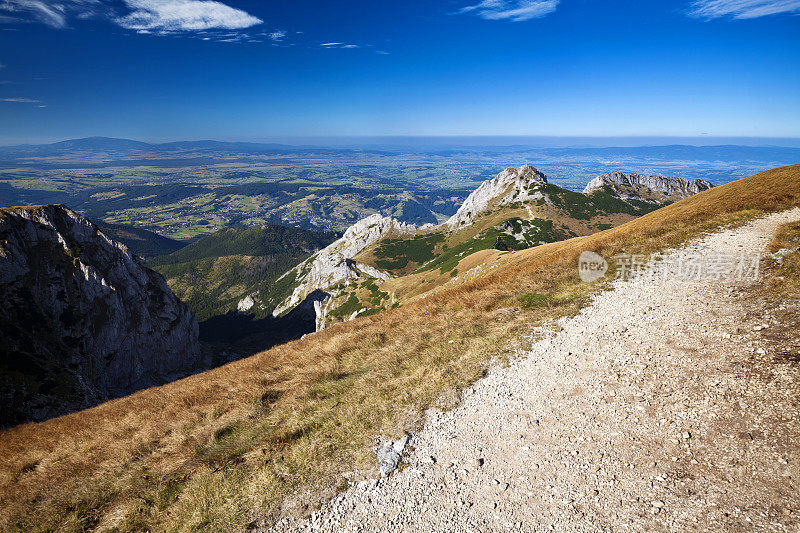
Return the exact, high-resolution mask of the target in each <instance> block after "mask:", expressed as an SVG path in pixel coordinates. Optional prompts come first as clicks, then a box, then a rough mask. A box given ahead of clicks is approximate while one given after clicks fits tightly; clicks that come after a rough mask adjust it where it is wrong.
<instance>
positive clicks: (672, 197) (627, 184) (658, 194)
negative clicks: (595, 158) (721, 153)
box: [583, 172, 713, 204]
mask: <svg viewBox="0 0 800 533" xmlns="http://www.w3.org/2000/svg"><path fill="white" fill-rule="evenodd" d="M712 187H713V185H712V184H711V183H710V182H708V181H706V180H692V181H689V180H686V179H683V178H674V177H665V176H643V175H640V174H625V173H623V172H610V173H608V174H603V175H602V176H597V177H596V178H594V179H593V180H592V181H590V182H589V184H588V185H586V188H584V189H583V194H592V193H593V192H595V191H600V190H605V191H608V192H610V193H612V194H614V195H615V196H618V197H619V198H621V199H623V200H630V199H637V200H644V201H650V202H654V203H660V204H662V203H663V204H665V203H670V202H677V201H678V200H682V199H684V198H688V197H689V196H692V195H694V194H697V193H700V192H703V191H706V190H708V189H710V188H712Z"/></svg>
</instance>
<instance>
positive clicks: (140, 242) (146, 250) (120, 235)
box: [97, 222, 186, 258]
mask: <svg viewBox="0 0 800 533" xmlns="http://www.w3.org/2000/svg"><path fill="white" fill-rule="evenodd" d="M97 226H98V227H99V228H100V231H102V232H103V233H105V234H106V235H107V236H108V237H109V238H111V239H113V240H115V241H117V242H121V243H122V244H124V245H125V246H126V247H127V248H128V250H130V251H131V252H132V253H135V254H136V255H138V256H139V257H143V258H147V257H155V256H158V255H165V254H171V253H173V252H175V251H177V250H180V249H181V248H183V247H184V246H186V243H185V242H181V241H176V240H175V239H170V238H168V237H164V236H163V235H159V234H158V233H154V232H152V231H148V230H146V229H142V228H137V227H135V226H125V225H123V224H111V223H108V222H97Z"/></svg>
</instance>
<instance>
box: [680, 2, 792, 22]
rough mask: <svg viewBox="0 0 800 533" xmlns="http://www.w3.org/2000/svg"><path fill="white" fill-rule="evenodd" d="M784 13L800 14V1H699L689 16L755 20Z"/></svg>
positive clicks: (693, 5)
mask: <svg viewBox="0 0 800 533" xmlns="http://www.w3.org/2000/svg"><path fill="white" fill-rule="evenodd" d="M782 13H800V0H697V1H696V2H694V3H692V5H691V8H690V11H689V15H691V16H693V17H698V18H709V19H711V18H719V17H733V18H735V19H753V18H758V17H764V16H767V15H779V14H782Z"/></svg>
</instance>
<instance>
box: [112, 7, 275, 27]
mask: <svg viewBox="0 0 800 533" xmlns="http://www.w3.org/2000/svg"><path fill="white" fill-rule="evenodd" d="M125 4H126V5H127V6H128V7H129V8H130V9H132V10H133V12H132V13H130V14H128V15H125V16H124V17H120V18H117V19H116V22H117V24H119V25H120V26H122V27H123V28H128V29H131V30H137V31H150V30H155V31H162V32H184V31H201V30H214V29H226V30H241V29H244V28H249V27H251V26H255V25H257V24H261V23H262V22H263V21H262V20H261V19H260V18H258V17H254V16H253V15H250V14H249V13H247V12H245V11H242V10H241V9H235V8H233V7H230V6H227V5H225V4H223V3H221V2H215V1H213V0H125Z"/></svg>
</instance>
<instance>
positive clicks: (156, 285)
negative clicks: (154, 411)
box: [0, 205, 201, 426]
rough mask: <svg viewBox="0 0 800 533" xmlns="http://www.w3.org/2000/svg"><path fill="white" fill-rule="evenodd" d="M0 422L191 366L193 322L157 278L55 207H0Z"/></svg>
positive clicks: (104, 395) (84, 401) (71, 406)
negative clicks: (0, 302)
mask: <svg viewBox="0 0 800 533" xmlns="http://www.w3.org/2000/svg"><path fill="white" fill-rule="evenodd" d="M0 300H1V301H2V302H3V305H2V307H0V412H2V414H1V415H0V417H2V418H0V425H3V426H5V425H9V424H15V423H19V422H23V421H27V420H41V419H45V418H49V417H52V416H55V415H59V414H63V413H67V412H70V411H74V410H77V409H81V408H85V407H88V406H91V405H94V404H97V403H99V402H101V401H104V400H107V399H109V398H114V397H118V396H121V395H124V394H128V393H130V392H132V391H135V390H137V389H141V388H144V387H148V386H152V385H155V384H159V383H163V382H165V381H168V380H171V379H175V378H177V377H179V376H181V375H185V374H187V373H188V372H191V371H192V370H193V369H195V368H197V367H198V366H199V364H200V363H201V361H200V358H201V356H200V345H199V341H198V326H197V321H196V320H195V318H194V316H193V315H192V313H191V312H190V311H189V309H188V307H187V306H186V305H185V304H183V303H182V302H181V301H180V300H178V299H177V298H176V297H175V295H174V294H173V293H172V291H170V289H169V287H167V284H166V282H165V281H164V279H163V278H162V277H161V276H160V275H159V274H157V273H155V272H153V271H152V270H150V269H148V268H146V267H144V266H143V265H142V264H141V263H140V261H139V259H138V258H137V257H136V256H134V255H133V254H131V253H130V252H129V251H128V250H127V248H126V247H125V246H124V245H122V244H119V243H117V242H114V241H112V240H110V239H109V238H108V237H106V236H105V235H104V234H103V233H102V232H101V231H100V230H99V229H98V227H97V226H96V225H94V224H93V223H91V222H90V221H88V220H86V219H85V218H83V217H82V216H80V215H78V214H77V213H74V212H72V211H70V210H69V209H67V208H65V207H63V206H54V205H49V206H39V207H19V208H5V209H0Z"/></svg>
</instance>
